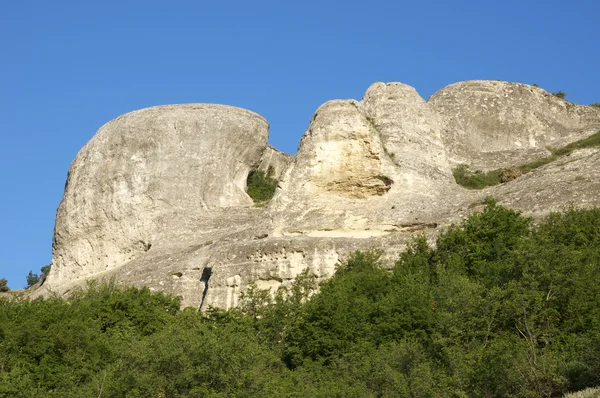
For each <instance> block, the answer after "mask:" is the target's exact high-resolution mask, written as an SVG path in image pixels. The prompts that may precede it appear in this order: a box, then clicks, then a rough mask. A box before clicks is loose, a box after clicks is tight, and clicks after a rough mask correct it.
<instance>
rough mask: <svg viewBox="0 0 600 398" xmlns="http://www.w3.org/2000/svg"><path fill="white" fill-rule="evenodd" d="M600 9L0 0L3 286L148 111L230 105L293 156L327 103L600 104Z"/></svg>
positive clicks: (29, 262) (21, 274)
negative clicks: (105, 148) (461, 97)
mask: <svg viewBox="0 0 600 398" xmlns="http://www.w3.org/2000/svg"><path fill="white" fill-rule="evenodd" d="M599 16H600V1H598V0H582V1H577V0H574V1H571V2H568V1H564V0H561V1H556V0H545V1H528V0H519V1H514V0H503V1H485V0H477V1H447V0H439V1H431V0H429V1H426V0H424V1H378V0H370V1H352V0H346V1H327V0H320V1H312V0H303V1H282V0H279V1H261V0H253V1H249V0H243V1H226V0H221V1H202V0H194V1H178V0H173V1H164V0H163V1H153V0H144V1H138V0H120V1H114V0H103V1H81V0H77V1H74V0H72V1H65V0H56V1H47V0H43V1H42V0H18V1H17V0H12V1H11V0H3V1H0V76H1V77H0V79H1V85H0V134H1V141H0V173H1V174H0V177H1V179H2V181H1V184H0V187H2V194H1V195H0V212H1V213H0V217H1V218H0V278H2V277H5V278H7V279H8V281H9V286H10V287H11V288H13V289H17V288H22V287H23V286H24V285H25V276H26V275H27V273H28V272H29V270H33V271H34V272H39V269H40V268H41V267H42V266H44V265H46V264H48V263H50V262H51V256H52V229H53V226H54V217H55V212H56V208H57V206H58V204H59V202H60V199H61V197H62V193H63V187H64V182H65V178H66V175H67V170H68V168H69V164H70V163H71V161H72V160H73V158H74V157H75V155H76V154H77V152H78V151H79V149H80V148H81V147H82V146H83V145H84V144H85V143H86V142H87V141H88V140H89V139H90V138H91V137H92V136H93V134H94V133H95V131H96V130H97V129H98V128H99V127H100V126H101V125H102V124H104V123H106V122H108V121H109V120H111V119H113V118H115V117H117V116H119V115H121V114H123V113H126V112H129V111H132V110H135V109H140V108H144V107H148V106H152V105H160V104H172V103H190V102H206V103H220V104H228V105H235V106H240V107H243V108H247V109H250V110H253V111H255V112H257V113H259V114H261V115H262V116H264V117H265V118H266V119H267V120H268V121H269V122H270V124H271V133H270V142H271V144H273V145H274V146H275V147H277V148H278V149H280V150H282V151H284V152H288V153H295V151H296V148H297V145H298V142H299V140H300V137H301V136H302V134H303V133H304V131H305V129H306V127H307V126H308V123H309V120H310V118H311V116H312V114H313V113H314V111H315V110H316V109H317V107H318V106H319V105H320V104H322V103H323V102H325V101H327V100H330V99H336V98H356V99H360V98H361V97H362V94H363V93H364V92H365V90H366V89H367V88H368V86H369V85H370V84H371V83H373V82H376V81H386V82H388V81H400V82H403V83H406V84H409V85H411V86H413V87H415V88H416V89H417V91H418V92H419V93H420V94H421V96H422V97H424V98H428V97H429V96H430V95H431V94H433V93H434V92H436V91H437V90H439V89H440V88H442V87H444V86H446V85H448V84H451V83H454V82H456V81H461V80H471V79H499V80H508V81H516V82H523V83H529V84H533V83H537V84H539V85H540V87H542V88H545V89H546V90H548V91H558V90H562V91H564V92H566V93H567V100H571V101H573V102H576V103H582V104H590V103H592V102H600V73H599V65H600V41H599V38H598V37H599V36H598V21H599Z"/></svg>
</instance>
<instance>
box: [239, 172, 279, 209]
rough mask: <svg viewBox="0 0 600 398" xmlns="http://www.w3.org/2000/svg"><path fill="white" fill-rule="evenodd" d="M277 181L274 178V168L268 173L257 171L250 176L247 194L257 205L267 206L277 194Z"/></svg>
mask: <svg viewBox="0 0 600 398" xmlns="http://www.w3.org/2000/svg"><path fill="white" fill-rule="evenodd" d="M276 188H277V180H276V179H274V178H273V168H272V167H269V170H268V172H267V173H266V174H265V172H264V171H260V170H255V171H253V172H251V173H250V174H249V175H248V180H247V188H246V193H248V196H250V197H251V198H252V200H253V201H254V203H256V204H265V203H267V202H268V201H269V200H271V198H272V197H273V195H274V194H275V189H276Z"/></svg>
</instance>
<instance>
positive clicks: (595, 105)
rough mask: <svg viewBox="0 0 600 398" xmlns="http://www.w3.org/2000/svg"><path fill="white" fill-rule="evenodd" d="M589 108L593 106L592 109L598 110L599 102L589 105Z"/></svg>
mask: <svg viewBox="0 0 600 398" xmlns="http://www.w3.org/2000/svg"><path fill="white" fill-rule="evenodd" d="M590 106H593V107H594V108H600V102H594V103H593V104H590Z"/></svg>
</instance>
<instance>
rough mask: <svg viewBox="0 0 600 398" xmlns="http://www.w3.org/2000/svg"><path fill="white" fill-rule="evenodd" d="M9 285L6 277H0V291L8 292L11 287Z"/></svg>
mask: <svg viewBox="0 0 600 398" xmlns="http://www.w3.org/2000/svg"><path fill="white" fill-rule="evenodd" d="M7 285H8V281H7V280H6V278H2V279H0V292H8V291H9V290H10V288H9V287H8V286H7Z"/></svg>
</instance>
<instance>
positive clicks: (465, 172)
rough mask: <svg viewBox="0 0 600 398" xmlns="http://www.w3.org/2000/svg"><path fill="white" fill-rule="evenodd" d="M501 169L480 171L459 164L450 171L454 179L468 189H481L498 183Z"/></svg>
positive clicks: (500, 179)
mask: <svg viewBox="0 0 600 398" xmlns="http://www.w3.org/2000/svg"><path fill="white" fill-rule="evenodd" d="M502 172H503V170H502V169H497V170H491V171H486V172H484V171H481V170H475V171H471V170H469V166H467V165H466V164H461V165H460V166H458V167H457V168H455V169H454V170H453V171H452V174H453V175H454V179H455V180H456V183H457V184H458V185H461V186H463V187H465V188H468V189H483V188H485V187H490V186H492V185H498V184H500V183H501V182H502Z"/></svg>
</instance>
